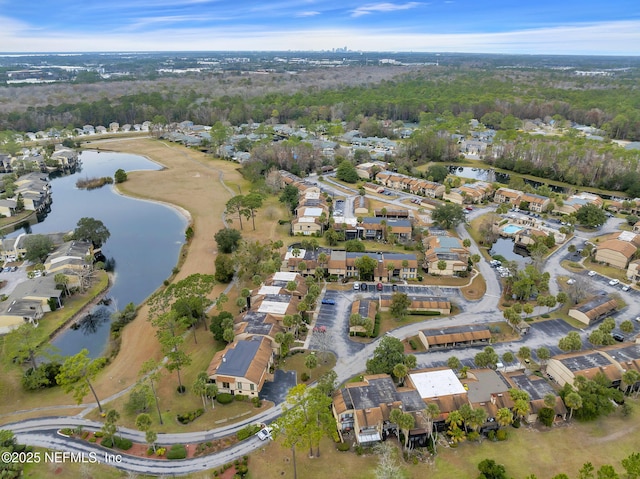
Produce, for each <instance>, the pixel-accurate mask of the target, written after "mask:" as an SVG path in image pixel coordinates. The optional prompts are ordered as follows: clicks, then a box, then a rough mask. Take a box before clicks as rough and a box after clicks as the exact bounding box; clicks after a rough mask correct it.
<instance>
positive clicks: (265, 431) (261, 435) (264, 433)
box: [256, 426, 273, 441]
mask: <svg viewBox="0 0 640 479" xmlns="http://www.w3.org/2000/svg"><path fill="white" fill-rule="evenodd" d="M272 431H273V429H272V428H270V427H269V426H267V427H263V428H262V429H260V430H259V431H258V432H257V433H256V436H258V439H260V440H261V441H266V440H267V439H273V437H272V436H271V432H272Z"/></svg>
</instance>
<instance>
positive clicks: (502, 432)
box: [496, 429, 507, 441]
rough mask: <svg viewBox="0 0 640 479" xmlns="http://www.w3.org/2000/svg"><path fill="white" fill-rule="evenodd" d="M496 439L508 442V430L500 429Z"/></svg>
mask: <svg viewBox="0 0 640 479" xmlns="http://www.w3.org/2000/svg"><path fill="white" fill-rule="evenodd" d="M496 439H497V440H498V441H506V440H507V431H506V429H498V430H497V431H496Z"/></svg>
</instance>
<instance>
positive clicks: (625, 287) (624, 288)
mask: <svg viewBox="0 0 640 479" xmlns="http://www.w3.org/2000/svg"><path fill="white" fill-rule="evenodd" d="M629 289H631V286H629V285H628V284H625V285H624V286H623V287H622V291H629Z"/></svg>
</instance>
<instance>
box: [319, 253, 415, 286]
mask: <svg viewBox="0 0 640 479" xmlns="http://www.w3.org/2000/svg"><path fill="white" fill-rule="evenodd" d="M362 256H369V257H370V258H372V259H374V260H376V262H377V266H376V268H375V269H374V271H373V278H371V279H372V280H373V281H381V282H386V281H390V280H391V279H392V278H398V279H415V278H417V274H418V260H417V258H416V255H415V254H402V253H380V252H379V253H349V252H346V251H338V250H333V251H331V255H330V257H329V264H328V273H329V274H330V275H335V276H336V277H337V278H356V277H358V276H359V273H358V270H357V268H356V266H355V262H356V260H357V259H358V258H361V257H362Z"/></svg>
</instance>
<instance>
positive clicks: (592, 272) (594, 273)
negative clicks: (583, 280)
mask: <svg viewBox="0 0 640 479" xmlns="http://www.w3.org/2000/svg"><path fill="white" fill-rule="evenodd" d="M587 274H588V275H589V276H595V275H596V274H598V273H596V272H595V271H589V272H588V273H587Z"/></svg>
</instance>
